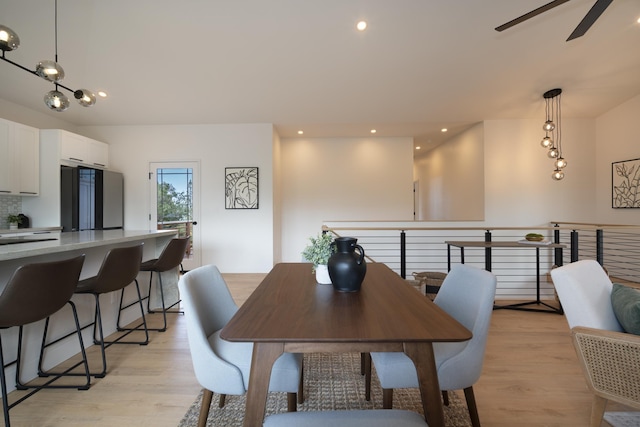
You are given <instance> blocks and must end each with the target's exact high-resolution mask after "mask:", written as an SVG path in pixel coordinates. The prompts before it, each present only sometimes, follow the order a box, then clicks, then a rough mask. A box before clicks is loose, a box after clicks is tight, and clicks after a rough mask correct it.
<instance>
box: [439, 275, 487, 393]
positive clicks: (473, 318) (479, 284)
mask: <svg viewBox="0 0 640 427" xmlns="http://www.w3.org/2000/svg"><path fill="white" fill-rule="evenodd" d="M496 285H497V279H496V276H494V275H493V274H492V273H490V272H488V271H486V270H481V269H479V268H475V267H470V266H466V265H464V264H458V265H454V266H453V268H452V269H451V272H449V274H448V275H447V277H446V278H445V280H444V282H443V283H442V287H441V288H440V291H439V292H438V294H437V295H436V297H435V299H434V301H433V302H434V303H435V304H436V305H437V306H439V307H440V308H442V309H443V310H444V311H446V312H447V313H448V314H449V315H450V316H452V317H453V318H455V319H456V320H457V321H458V322H460V323H461V324H463V325H464V326H465V327H466V328H467V329H469V330H470V331H471V332H472V333H473V338H471V339H470V340H469V341H466V342H464V343H438V344H436V345H434V352H435V356H436V362H437V363H438V366H437V368H438V381H439V382H440V388H441V389H442V390H460V389H464V388H466V387H469V386H471V385H472V384H475V383H476V381H478V379H479V378H480V373H481V372H482V364H483V362H484V355H485V349H486V345H487V336H488V334H489V325H490V323H491V314H492V313H493V303H494V298H495V294H496Z"/></svg>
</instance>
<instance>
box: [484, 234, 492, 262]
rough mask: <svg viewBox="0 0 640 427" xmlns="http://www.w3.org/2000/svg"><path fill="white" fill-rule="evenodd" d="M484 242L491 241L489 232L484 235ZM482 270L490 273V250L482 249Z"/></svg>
mask: <svg viewBox="0 0 640 427" xmlns="http://www.w3.org/2000/svg"><path fill="white" fill-rule="evenodd" d="M484 241H485V242H490V241H491V230H487V231H485V233H484ZM484 269H485V270H487V271H491V248H490V247H486V248H484Z"/></svg>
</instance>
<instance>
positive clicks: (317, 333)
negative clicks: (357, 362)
mask: <svg viewBox="0 0 640 427" xmlns="http://www.w3.org/2000/svg"><path fill="white" fill-rule="evenodd" d="M221 337H222V338H223V339H225V340H228V341H251V342H285V343H287V342H306V341H314V342H332V343H336V342H342V341H344V342H368V343H374V342H379V343H384V342H416V341H428V342H439V341H448V342H451V341H466V340H468V339H470V338H471V332H469V330H467V329H466V328H465V327H464V326H462V325H461V324H460V323H458V322H457V321H456V320H455V319H453V318H452V317H451V316H449V315H448V314H447V313H446V312H445V311H443V310H442V309H441V308H440V307H438V306H437V305H435V304H434V303H433V302H432V301H430V300H429V299H428V298H425V297H424V296H423V295H421V294H420V293H418V292H417V291H416V289H415V288H414V287H413V286H411V285H410V284H408V283H407V282H406V281H405V280H403V279H402V278H401V277H400V276H399V275H398V274H396V273H395V272H394V271H392V270H391V269H390V268H389V267H387V266H386V265H385V264H381V263H369V264H367V273H366V275H365V279H364V282H363V283H362V287H361V290H360V291H358V292H338V291H336V290H334V288H333V286H332V285H321V284H317V283H316V280H315V275H314V274H313V273H312V269H311V264H309V263H280V264H277V265H276V266H275V267H274V268H273V269H272V270H271V272H270V273H269V274H268V275H267V276H266V277H265V279H264V280H263V281H262V283H261V284H260V285H259V286H258V287H257V288H256V289H255V291H254V292H253V293H252V294H251V296H250V297H249V298H248V299H247V301H246V302H245V303H244V304H243V305H242V306H241V307H240V309H239V310H238V312H237V313H236V314H235V315H234V317H233V318H232V319H231V320H230V321H229V322H228V324H227V325H226V326H225V327H224V329H223V330H222V331H221Z"/></svg>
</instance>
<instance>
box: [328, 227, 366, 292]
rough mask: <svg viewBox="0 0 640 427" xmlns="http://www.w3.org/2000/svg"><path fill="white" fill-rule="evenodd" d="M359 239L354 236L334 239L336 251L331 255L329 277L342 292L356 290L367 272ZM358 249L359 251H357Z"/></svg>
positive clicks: (336, 288)
mask: <svg viewBox="0 0 640 427" xmlns="http://www.w3.org/2000/svg"><path fill="white" fill-rule="evenodd" d="M357 241H358V239H355V238H353V237H338V238H336V239H335V240H334V243H333V244H335V245H336V252H335V253H334V254H333V255H331V257H330V258H329V262H328V263H327V268H328V269H329V277H331V283H332V284H333V287H334V288H335V290H337V291H340V292H356V291H359V290H360V285H362V281H363V280H364V275H365V274H366V272H367V263H366V262H365V260H364V249H362V246H360V245H358V244H356V243H357ZM356 249H358V252H359V253H357V252H356Z"/></svg>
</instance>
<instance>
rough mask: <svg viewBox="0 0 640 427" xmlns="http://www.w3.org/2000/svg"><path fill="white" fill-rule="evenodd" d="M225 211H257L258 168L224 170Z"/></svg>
mask: <svg viewBox="0 0 640 427" xmlns="http://www.w3.org/2000/svg"><path fill="white" fill-rule="evenodd" d="M224 197H225V201H224V207H225V209H258V168H257V167H232V168H224Z"/></svg>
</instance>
